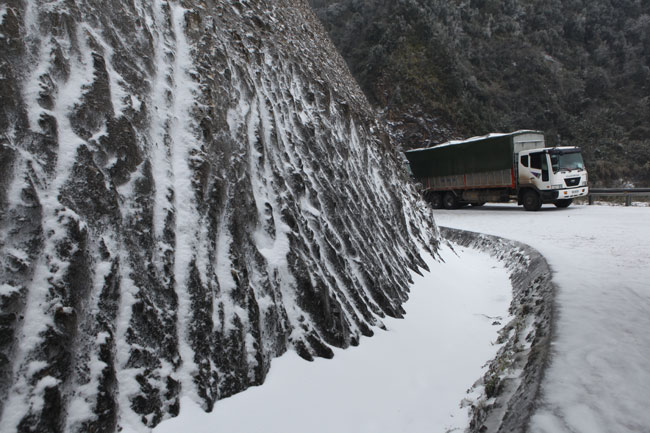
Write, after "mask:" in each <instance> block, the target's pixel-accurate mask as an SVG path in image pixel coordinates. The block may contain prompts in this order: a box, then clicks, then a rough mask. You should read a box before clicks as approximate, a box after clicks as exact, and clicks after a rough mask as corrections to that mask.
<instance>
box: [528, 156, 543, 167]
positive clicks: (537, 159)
mask: <svg viewBox="0 0 650 433" xmlns="http://www.w3.org/2000/svg"><path fill="white" fill-rule="evenodd" d="M542 156H543V154H542V152H537V153H531V154H530V168H536V169H538V170H541V169H542Z"/></svg>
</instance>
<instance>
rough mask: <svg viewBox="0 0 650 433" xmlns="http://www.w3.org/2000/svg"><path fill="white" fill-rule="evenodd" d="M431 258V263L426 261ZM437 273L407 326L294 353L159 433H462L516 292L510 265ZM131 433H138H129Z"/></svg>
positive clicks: (422, 280) (471, 255)
mask: <svg viewBox="0 0 650 433" xmlns="http://www.w3.org/2000/svg"><path fill="white" fill-rule="evenodd" d="M423 256H424V254H423ZM441 257H442V259H443V260H444V262H442V261H435V260H433V258H431V257H429V259H428V262H427V264H428V266H429V267H430V269H431V272H430V273H426V272H425V273H424V275H423V276H419V275H417V274H415V273H414V274H413V278H414V285H413V286H412V288H411V295H410V298H409V300H408V302H407V303H406V304H405V306H404V307H405V309H406V312H407V314H406V318H405V319H392V318H387V319H384V320H383V323H384V325H385V326H386V328H387V329H386V330H381V329H378V328H375V331H376V334H375V336H373V337H372V338H363V339H362V340H361V343H360V345H359V346H358V347H353V348H349V349H346V350H341V349H335V350H334V352H335V356H334V358H333V359H330V360H328V359H322V358H319V359H316V360H315V361H313V362H307V361H305V360H303V359H301V358H299V357H298V355H297V354H296V353H295V352H293V351H289V352H288V353H286V354H285V355H283V356H282V357H280V358H278V359H275V360H273V363H272V366H271V370H270V372H269V374H268V376H267V379H266V382H265V383H264V384H263V385H262V386H258V387H253V388H250V389H248V390H246V391H244V392H242V393H240V394H237V395H235V396H233V397H230V398H227V399H224V400H220V401H218V402H217V403H216V405H215V407H214V410H213V411H212V412H211V413H205V412H204V411H203V410H202V409H201V407H200V405H199V404H197V403H196V402H195V401H193V400H192V399H191V398H188V397H184V398H183V399H182V400H181V412H180V415H179V416H178V417H176V418H172V419H169V420H166V421H163V422H162V423H161V424H160V425H158V427H156V428H155V429H154V432H155V433H172V432H174V433H175V432H179V431H191V432H193V433H216V432H228V433H256V432H257V433H262V432H264V433H293V432H295V433H303V432H307V431H308V432H310V433H321V432H322V433H331V432H340V433H346V432H350V433H352V432H355V433H356V432H359V433H362V432H368V433H370V432H372V433H394V432H403V433H409V432H411V433H421V432H425V431H426V432H443V431H462V430H464V429H465V427H466V426H467V425H468V422H469V416H468V407H466V406H465V407H461V402H462V401H463V400H467V401H468V400H469V399H472V398H475V397H477V396H478V392H480V389H476V390H475V391H474V393H475V394H472V395H468V394H467V391H468V389H470V388H471V387H472V385H473V384H474V382H475V381H476V380H477V379H478V378H480V377H481V376H482V374H483V373H484V370H485V369H484V365H485V364H486V362H487V361H488V360H490V359H492V358H493V357H494V356H495V355H496V352H497V350H498V349H499V346H497V345H496V344H494V341H495V340H496V338H497V331H498V329H499V328H500V327H499V326H495V325H493V322H494V321H495V317H501V318H502V319H503V320H502V323H505V322H506V321H507V320H508V318H507V315H508V306H509V304H510V301H511V298H512V290H511V285H510V281H509V279H508V274H507V271H506V270H505V268H504V267H503V265H501V264H500V263H499V262H497V261H496V260H495V259H493V258H490V257H489V256H487V255H485V254H482V253H478V252H476V251H474V250H471V249H467V250H464V249H461V248H459V247H456V252H454V251H452V250H451V249H450V248H449V247H444V248H442V249H441ZM126 433H129V431H128V428H127V429H126Z"/></svg>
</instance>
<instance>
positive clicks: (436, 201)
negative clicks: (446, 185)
mask: <svg viewBox="0 0 650 433" xmlns="http://www.w3.org/2000/svg"><path fill="white" fill-rule="evenodd" d="M427 200H428V201H429V203H431V207H432V208H434V209H442V207H443V203H442V194H440V193H439V192H430V193H429V194H428V195H427Z"/></svg>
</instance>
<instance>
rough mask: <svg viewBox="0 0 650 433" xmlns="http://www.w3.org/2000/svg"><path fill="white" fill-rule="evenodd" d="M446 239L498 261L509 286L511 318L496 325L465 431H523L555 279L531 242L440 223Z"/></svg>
mask: <svg viewBox="0 0 650 433" xmlns="http://www.w3.org/2000/svg"><path fill="white" fill-rule="evenodd" d="M440 231H441V234H442V236H443V237H444V238H445V239H446V240H447V241H449V242H451V243H453V244H456V245H459V246H462V247H468V248H473V249H477V250H480V251H483V252H485V253H487V254H489V255H491V256H492V257H494V258H496V259H497V260H499V261H501V262H502V263H503V264H504V265H505V266H506V268H507V270H508V272H509V274H510V281H511V283H512V288H513V297H512V303H511V305H510V314H511V317H512V320H511V321H510V322H509V323H507V324H506V325H505V326H504V327H503V328H502V329H501V330H500V331H499V339H498V341H497V343H499V344H503V346H502V347H501V348H500V349H499V352H498V353H497V356H496V357H495V358H494V359H493V360H492V361H490V362H489V367H488V371H487V372H486V373H485V375H484V376H483V377H482V378H481V379H479V380H478V381H477V382H476V384H475V385H474V387H475V388H478V387H482V388H483V391H482V393H481V396H480V397H479V398H478V399H477V400H476V401H475V402H474V403H473V405H472V408H471V422H470V428H469V431H470V432H509V433H510V432H513V433H514V432H525V431H526V430H527V426H528V423H529V420H530V417H531V415H532V414H533V411H534V409H535V404H536V400H537V397H538V395H539V390H540V383H541V381H542V377H543V375H544V370H545V368H546V366H547V363H548V357H549V350H550V343H551V335H552V328H553V315H554V306H553V303H554V291H555V290H554V285H553V281H552V279H551V269H550V267H549V265H548V263H547V262H546V259H545V258H544V257H543V256H542V255H541V254H540V253H539V252H538V251H537V250H535V249H533V248H531V247H530V246H528V245H526V244H523V243H520V242H516V241H511V240H507V239H504V238H500V237H497V236H491V235H484V234H481V233H475V232H470V231H465V230H458V229H452V228H448V227H440Z"/></svg>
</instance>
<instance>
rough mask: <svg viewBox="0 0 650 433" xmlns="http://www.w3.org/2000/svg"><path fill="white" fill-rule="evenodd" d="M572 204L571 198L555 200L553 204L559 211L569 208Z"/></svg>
mask: <svg viewBox="0 0 650 433" xmlns="http://www.w3.org/2000/svg"><path fill="white" fill-rule="evenodd" d="M571 203H573V199H572V198H565V199H561V200H555V203H553V204H554V205H555V206H556V207H559V208H560V209H564V208H566V207H569V206H570V205H571Z"/></svg>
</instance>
